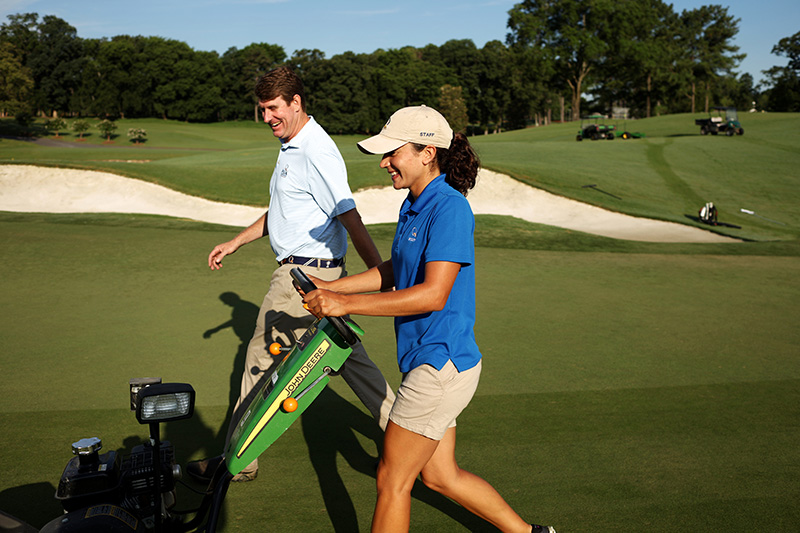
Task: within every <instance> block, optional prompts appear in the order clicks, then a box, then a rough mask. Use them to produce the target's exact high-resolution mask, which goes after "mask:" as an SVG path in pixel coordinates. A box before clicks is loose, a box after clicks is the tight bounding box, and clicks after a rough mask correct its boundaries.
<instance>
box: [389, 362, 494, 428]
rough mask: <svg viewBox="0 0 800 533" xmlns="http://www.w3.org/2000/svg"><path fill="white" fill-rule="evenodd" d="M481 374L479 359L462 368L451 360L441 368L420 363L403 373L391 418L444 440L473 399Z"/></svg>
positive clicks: (393, 420) (399, 424) (403, 425)
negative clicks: (468, 366) (475, 363)
mask: <svg viewBox="0 0 800 533" xmlns="http://www.w3.org/2000/svg"><path fill="white" fill-rule="evenodd" d="M480 377H481V362H480V361H479V362H478V364H477V365H475V366H474V367H472V368H470V369H469V370H465V371H463V372H459V371H458V370H457V369H456V367H455V365H454V364H453V362H452V361H448V362H447V364H446V365H445V366H444V367H443V368H442V369H441V370H436V369H435V368H433V367H432V366H430V365H422V366H418V367H417V368H415V369H413V370H412V371H411V372H408V373H407V374H405V375H404V376H403V382H402V383H401V384H400V388H399V389H398V391H397V399H396V400H395V402H394V406H392V411H391V413H389V420H391V421H392V422H394V423H395V424H397V425H398V426H400V427H402V428H403V429H407V430H409V431H413V432H414V433H417V434H418V435H423V436H425V437H428V438H429V439H433V440H442V438H443V437H444V434H445V433H446V432H447V429H448V428H451V427H455V425H456V417H457V416H458V415H459V414H461V411H463V410H464V408H465V407H466V406H467V405H468V404H469V402H470V400H472V396H473V395H474V394H475V390H476V389H477V388H478V381H480Z"/></svg>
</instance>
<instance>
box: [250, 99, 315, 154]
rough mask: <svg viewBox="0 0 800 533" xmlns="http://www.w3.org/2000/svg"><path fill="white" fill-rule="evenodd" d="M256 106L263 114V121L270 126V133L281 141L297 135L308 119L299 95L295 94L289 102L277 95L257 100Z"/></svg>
mask: <svg viewBox="0 0 800 533" xmlns="http://www.w3.org/2000/svg"><path fill="white" fill-rule="evenodd" d="M258 106H259V107H260V108H261V112H262V113H263V114H264V123H265V124H268V125H269V127H271V128H272V134H273V135H274V136H275V137H278V138H279V139H281V140H282V141H283V142H286V141H290V140H292V138H293V137H294V136H295V135H297V134H298V133H299V132H300V130H301V129H302V128H303V126H304V125H305V123H306V122H307V121H308V115H306V113H305V112H304V111H303V107H302V105H301V103H300V97H299V96H298V95H295V96H294V97H293V98H292V100H291V102H286V100H284V99H283V97H281V96H278V97H276V98H273V99H272V100H268V101H266V102H259V103H258Z"/></svg>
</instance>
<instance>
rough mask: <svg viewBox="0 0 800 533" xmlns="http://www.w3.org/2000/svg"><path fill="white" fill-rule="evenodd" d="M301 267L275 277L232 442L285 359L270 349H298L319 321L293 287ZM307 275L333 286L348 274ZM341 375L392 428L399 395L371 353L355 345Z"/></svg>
mask: <svg viewBox="0 0 800 533" xmlns="http://www.w3.org/2000/svg"><path fill="white" fill-rule="evenodd" d="M295 266H297V265H291V264H286V265H281V266H279V267H278V268H277V269H276V270H275V272H274V273H273V274H272V279H271V280H270V284H269V290H268V292H267V294H266V296H264V302H263V303H262V304H261V309H260V310H259V312H258V321H257V323H256V329H255V331H254V332H253V338H252V339H251V340H250V344H249V345H248V347H247V357H246V358H245V368H244V373H243V375H242V387H241V392H240V394H239V400H238V401H237V402H236V406H235V407H234V411H233V417H232V419H231V424H230V427H229V428H228V437H227V439H226V446H227V440H230V437H231V434H232V433H233V430H234V428H235V427H236V424H238V422H239V420H240V419H241V417H242V416H243V415H244V412H245V410H246V409H247V407H248V406H249V405H250V402H251V401H252V399H253V397H254V396H255V395H256V394H258V391H260V390H261V385H263V384H264V382H265V381H266V380H267V379H269V378H270V376H271V375H272V373H273V371H274V370H275V368H277V366H278V364H279V363H280V362H281V360H282V359H283V356H282V355H280V356H273V355H272V354H270V353H269V345H270V344H272V343H273V342H278V343H280V344H281V345H283V346H287V347H288V346H292V345H294V343H295V341H296V340H297V339H299V338H300V336H302V334H303V333H304V332H305V331H306V329H308V327H309V326H310V325H311V324H312V323H313V322H314V316H313V315H311V314H310V313H309V312H308V311H306V310H305V309H304V308H303V301H302V299H301V298H300V295H299V294H298V293H297V291H296V290H295V288H294V285H293V284H292V278H291V276H290V275H289V272H290V271H291V269H292V268H293V267H295ZM301 269H302V270H303V272H305V273H306V274H309V275H311V276H314V277H317V278H320V279H323V280H326V281H330V280H334V279H338V278H340V277H342V276H345V275H346V272H345V271H344V268H343V267H338V268H315V267H308V266H302V267H301ZM341 376H342V378H344V380H345V382H346V383H347V384H348V385H349V386H350V388H351V389H353V392H355V393H356V396H358V398H359V399H360V400H361V401H362V402H363V403H364V405H365V406H366V407H367V409H369V411H370V413H372V416H373V417H374V418H375V420H376V421H377V422H378V424H379V425H380V427H381V429H383V430H385V429H386V423H387V422H388V420H389V411H391V409H392V404H393V403H394V399H395V396H394V392H392V389H391V387H390V386H389V384H388V383H387V382H386V378H384V377H383V374H381V371H380V370H379V369H378V367H377V366H375V363H373V362H372V360H371V359H370V358H369V357H368V356H367V352H366V351H365V350H364V347H363V346H362V345H361V343H360V342H359V343H358V344H356V345H355V346H353V353H352V354H350V357H348V359H347V361H346V362H345V364H344V365H343V366H342V369H341ZM255 470H258V459H256V460H255V461H253V462H252V463H250V465H248V466H247V467H246V468H245V469H244V470H243V471H242V472H244V473H250V472H253V471H255Z"/></svg>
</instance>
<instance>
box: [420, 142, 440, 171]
mask: <svg viewBox="0 0 800 533" xmlns="http://www.w3.org/2000/svg"><path fill="white" fill-rule="evenodd" d="M420 156H421V157H422V164H423V165H426V166H427V165H430V164H431V162H435V161H436V147H435V146H431V145H428V146H426V147H425V149H424V150H422V153H421V154H420Z"/></svg>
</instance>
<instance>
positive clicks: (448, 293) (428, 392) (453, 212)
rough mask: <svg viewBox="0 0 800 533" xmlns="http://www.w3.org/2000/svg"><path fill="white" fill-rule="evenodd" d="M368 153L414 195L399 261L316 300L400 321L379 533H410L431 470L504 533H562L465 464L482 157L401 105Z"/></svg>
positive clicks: (330, 309) (380, 479)
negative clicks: (461, 445)
mask: <svg viewBox="0 0 800 533" xmlns="http://www.w3.org/2000/svg"><path fill="white" fill-rule="evenodd" d="M358 146H359V148H360V149H361V150H362V151H364V152H366V153H370V154H383V157H382V159H381V163H380V166H381V168H384V169H386V170H387V172H388V173H389V176H390V178H391V180H392V184H393V186H394V188H395V189H408V191H409V194H408V197H407V198H406V200H405V201H404V202H403V205H402V207H401V209H400V216H399V220H398V224H397V231H396V233H395V237H394V242H393V243H392V257H391V259H390V260H389V261H386V262H384V263H382V264H380V265H378V266H377V267H374V268H372V269H370V270H367V271H366V272H363V273H361V274H357V275H354V276H349V277H345V278H341V279H339V280H337V281H332V282H324V281H322V280H314V281H315V282H317V283H318V287H319V288H320V290H316V291H314V292H311V293H309V294H307V295H305V302H306V304H307V305H308V308H309V310H310V311H311V312H312V313H314V314H315V315H317V316H341V315H345V314H360V315H371V316H393V317H395V333H396V336H397V360H398V364H399V366H400V371H401V372H402V373H403V381H402V383H401V385H400V389H399V390H398V392H397V399H396V400H395V403H394V406H393V407H392V411H391V413H390V415H389V423H388V425H387V427H386V436H385V438H384V445H383V452H382V454H381V460H380V463H379V465H378V476H377V484H378V500H377V503H376V506H375V514H374V516H373V522H372V530H373V531H379V532H381V533H383V532H389V531H408V527H409V520H410V510H411V489H412V487H413V485H414V481H415V479H416V478H417V476H418V475H420V474H421V476H422V480H423V482H424V483H425V484H426V485H427V486H428V487H430V488H432V489H434V490H436V491H438V492H440V493H441V494H443V495H445V496H447V497H448V498H450V499H452V500H455V501H456V502H458V503H459V504H461V505H462V506H464V507H465V508H467V509H468V510H470V511H471V512H473V513H475V514H476V515H478V516H480V517H482V518H484V519H485V520H487V521H489V522H491V523H492V524H494V525H495V526H496V527H497V528H499V529H500V530H501V531H507V532H519V533H528V532H530V531H534V532H539V531H544V532H552V533H554V530H553V528H551V527H547V526H545V527H542V526H536V525H534V526H531V524H529V523H527V522H525V521H524V520H522V518H520V516H519V515H518V514H517V513H516V512H515V511H514V510H513V509H512V508H511V507H510V506H509V505H508V504H507V503H506V502H505V500H503V498H502V497H501V496H500V495H499V494H498V493H497V491H496V490H495V489H494V488H493V487H492V486H491V485H489V484H488V483H487V482H486V481H484V480H483V479H481V478H480V477H478V476H476V475H474V474H472V473H470V472H467V471H465V470H462V469H461V468H459V466H458V464H457V463H456V460H455V443H456V417H457V416H458V415H459V414H460V413H461V411H462V410H463V409H464V408H465V407H466V406H467V404H468V403H469V402H470V400H471V399H472V396H473V394H474V393H475V389H476V388H477V386H478V380H479V378H480V372H481V353H480V350H479V349H478V346H477V344H476V342H475V335H474V333H473V326H474V324H475V270H474V263H475V246H474V240H473V233H474V229H475V218H474V216H473V214H472V210H471V208H470V206H469V203H468V202H467V200H466V198H465V196H466V194H467V192H468V191H469V190H470V189H471V188H472V187H473V186H474V185H475V178H476V176H477V173H478V166H479V162H478V158H477V156H476V155H475V152H474V151H473V150H472V147H471V146H470V144H469V141H468V140H467V138H466V137H465V136H464V135H461V134H456V135H453V131H452V129H450V126H449V125H448V123H447V121H446V120H445V118H444V117H443V116H442V115H441V114H439V113H438V112H437V111H436V110H434V109H432V108H429V107H425V106H418V107H407V108H403V109H400V110H399V111H397V112H395V113H394V114H393V115H392V117H391V118H390V119H389V121H388V122H387V123H386V125H385V126H384V127H383V129H382V130H381V132H380V133H379V134H378V135H376V136H374V137H371V138H369V139H366V140H364V141H361V142H360V143H358ZM392 288H394V290H393V291H390V290H388V289H392ZM378 291H382V292H378Z"/></svg>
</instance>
